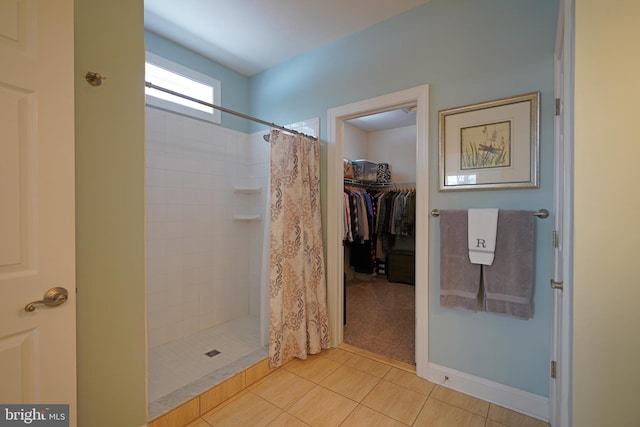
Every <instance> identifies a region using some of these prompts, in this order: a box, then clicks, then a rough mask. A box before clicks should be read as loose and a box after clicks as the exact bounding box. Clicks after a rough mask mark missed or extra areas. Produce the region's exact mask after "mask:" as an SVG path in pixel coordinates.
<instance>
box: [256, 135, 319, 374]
mask: <svg viewBox="0 0 640 427" xmlns="http://www.w3.org/2000/svg"><path fill="white" fill-rule="evenodd" d="M270 143H271V237H270V279H269V301H270V320H269V326H270V330H269V363H270V365H271V367H278V366H280V365H282V363H284V362H286V361H287V360H289V359H290V358H292V357H297V358H300V359H306V357H307V354H316V353H319V352H320V351H321V350H322V349H326V348H329V319H328V316H327V298H326V281H325V272H324V255H323V248H322V228H321V227H322V226H321V217H320V176H319V175H320V171H319V169H320V168H319V166H320V160H319V149H318V141H317V140H313V139H311V138H308V137H305V136H301V135H289V134H287V133H283V132H280V131H277V130H273V131H271V136H270Z"/></svg>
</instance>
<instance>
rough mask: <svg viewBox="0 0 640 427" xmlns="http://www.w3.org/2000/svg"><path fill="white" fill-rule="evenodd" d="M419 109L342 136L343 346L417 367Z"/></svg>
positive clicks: (354, 126) (363, 122)
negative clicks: (417, 115) (356, 348)
mask: <svg viewBox="0 0 640 427" xmlns="http://www.w3.org/2000/svg"><path fill="white" fill-rule="evenodd" d="M415 153H416V122H415V109H414V108H401V109H397V110H393V111H387V112H383V113H378V114H373V115H369V116H365V117H359V118H356V119H351V120H348V121H346V122H345V128H344V157H345V159H344V188H343V211H344V221H343V225H344V229H343V248H344V295H345V297H344V298H345V301H344V306H345V310H344V317H345V321H344V329H343V330H344V342H345V343H346V344H349V345H353V346H355V347H359V348H362V349H364V350H367V351H370V352H373V353H377V354H379V355H381V356H384V357H388V358H390V359H393V360H396V361H400V362H404V363H408V364H415V222H416V221H415V212H416V205H415V196H416V160H415Z"/></svg>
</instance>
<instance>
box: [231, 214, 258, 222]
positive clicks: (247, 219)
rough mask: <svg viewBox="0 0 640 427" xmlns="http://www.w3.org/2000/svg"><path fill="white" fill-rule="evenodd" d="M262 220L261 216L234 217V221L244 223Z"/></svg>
mask: <svg viewBox="0 0 640 427" xmlns="http://www.w3.org/2000/svg"><path fill="white" fill-rule="evenodd" d="M260 219H261V217H260V215H234V216H233V220H234V221H242V222H253V221H260Z"/></svg>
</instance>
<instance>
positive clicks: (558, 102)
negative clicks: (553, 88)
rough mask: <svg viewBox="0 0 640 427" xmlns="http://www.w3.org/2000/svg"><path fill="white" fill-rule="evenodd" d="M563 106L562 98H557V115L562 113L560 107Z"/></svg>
mask: <svg viewBox="0 0 640 427" xmlns="http://www.w3.org/2000/svg"><path fill="white" fill-rule="evenodd" d="M561 108H562V103H561V102H560V98H556V112H555V115H556V116H559V115H560V109H561Z"/></svg>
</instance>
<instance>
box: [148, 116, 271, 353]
mask: <svg viewBox="0 0 640 427" xmlns="http://www.w3.org/2000/svg"><path fill="white" fill-rule="evenodd" d="M146 129H147V142H146V148H147V155H146V204H147V225H146V227H147V236H146V240H147V289H148V298H147V312H148V313H147V314H148V345H149V347H150V348H152V347H155V346H158V345H160V344H162V343H166V342H169V341H172V340H174V339H176V338H180V337H182V336H185V335H190V334H193V333H195V332H198V331H200V330H203V329H206V328H209V327H212V326H216V325H218V324H220V323H224V322H228V321H230V320H232V319H234V318H237V317H243V316H247V315H248V314H249V312H250V311H251V312H254V310H255V307H253V306H254V305H257V304H255V303H253V304H251V303H250V301H251V300H252V299H257V298H258V297H256V296H255V295H253V296H252V295H251V293H254V294H255V293H258V295H259V286H260V283H259V277H260V267H261V262H259V263H256V262H254V260H255V259H257V258H258V257H259V256H260V254H261V251H262V239H263V231H262V223H261V222H258V223H244V222H239V221H234V220H233V215H234V214H260V215H264V210H265V206H264V202H265V200H266V199H264V194H263V193H262V194H259V195H257V196H255V197H246V195H243V196H245V197H240V196H241V195H239V194H237V193H234V192H233V188H234V186H253V185H261V186H262V188H263V189H266V185H265V183H264V176H268V172H267V173H266V174H265V173H264V172H261V173H262V175H263V178H262V180H256V177H255V176H254V175H256V171H255V164H256V163H259V162H257V161H256V159H255V157H256V155H257V153H259V152H260V151H258V152H255V151H254V147H253V146H254V144H253V139H251V138H250V136H249V135H246V134H243V133H240V132H237V131H233V130H229V129H225V128H222V127H220V126H217V125H213V124H210V123H206V122H202V121H198V120H194V119H191V118H188V117H183V116H180V115H176V114H173V113H169V112H165V111H162V110H158V109H154V108H149V107H148V108H147V124H146ZM261 145H262V147H265V146H266V147H267V148H268V144H265V143H264V141H262V144H261ZM261 156H262V157H264V154H261ZM263 166H264V165H263ZM256 248H258V249H259V251H258V253H257V254H256ZM253 282H257V283H253ZM257 313H259V311H257V312H254V314H257Z"/></svg>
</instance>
